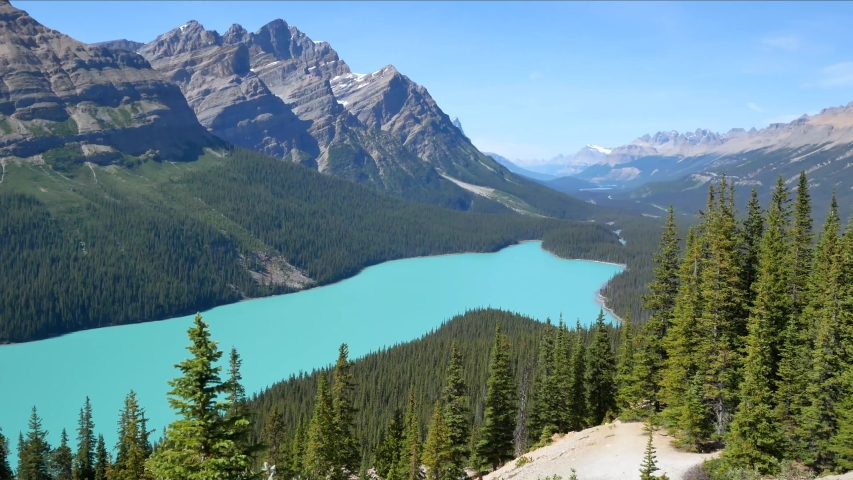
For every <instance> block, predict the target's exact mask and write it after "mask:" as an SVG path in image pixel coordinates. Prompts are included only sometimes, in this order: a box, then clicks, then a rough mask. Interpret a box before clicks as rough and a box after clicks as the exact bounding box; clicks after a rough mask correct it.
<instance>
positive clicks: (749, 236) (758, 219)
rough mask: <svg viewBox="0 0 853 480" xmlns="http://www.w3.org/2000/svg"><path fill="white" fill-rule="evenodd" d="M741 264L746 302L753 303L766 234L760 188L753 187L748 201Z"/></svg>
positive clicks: (742, 230)
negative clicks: (754, 284) (761, 250)
mask: <svg viewBox="0 0 853 480" xmlns="http://www.w3.org/2000/svg"><path fill="white" fill-rule="evenodd" d="M741 232H742V235H741V236H742V237H743V240H742V247H741V248H742V252H741V257H742V258H741V265H742V274H741V278H742V279H743V288H744V290H745V291H746V300H745V301H746V304H747V305H752V303H753V299H754V296H753V291H752V284H753V283H755V280H756V279H758V269H759V267H758V258H759V251H760V249H761V238H762V235H763V234H764V217H763V213H762V209H761V203H760V202H759V201H758V189H757V188H756V187H752V192H751V193H750V196H749V203H747V210H746V219H745V220H744V221H743V226H742V228H741Z"/></svg>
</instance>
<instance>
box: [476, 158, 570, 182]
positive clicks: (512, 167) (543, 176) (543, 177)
mask: <svg viewBox="0 0 853 480" xmlns="http://www.w3.org/2000/svg"><path fill="white" fill-rule="evenodd" d="M484 153H485V154H486V155H488V156H490V157H492V158H494V159H495V160H496V161H497V162H498V163H500V164H501V165H503V166H505V167H506V168H507V169H509V171H510V172H512V173H517V174H519V175H524V176H525V177H527V178H530V179H533V180H539V181H548V180H553V179H555V178H557V176H556V175H548V174H547V173H539V172H534V171H532V170H527V169H526V168H522V167H519V166H518V165H516V164H515V163H513V161H512V160H510V159H508V158H506V157H502V156H500V155H498V154H497V153H488V152H484Z"/></svg>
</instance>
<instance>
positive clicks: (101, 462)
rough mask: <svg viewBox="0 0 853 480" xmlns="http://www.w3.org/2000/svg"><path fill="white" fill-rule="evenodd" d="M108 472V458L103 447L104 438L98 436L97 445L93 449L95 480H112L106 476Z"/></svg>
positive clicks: (105, 448)
mask: <svg viewBox="0 0 853 480" xmlns="http://www.w3.org/2000/svg"><path fill="white" fill-rule="evenodd" d="M110 470H111V468H110V456H109V453H107V447H106V445H104V437H103V435H98V443H97V446H96V447H95V480H112V479H111V478H110V476H109V475H108V473H109V472H110Z"/></svg>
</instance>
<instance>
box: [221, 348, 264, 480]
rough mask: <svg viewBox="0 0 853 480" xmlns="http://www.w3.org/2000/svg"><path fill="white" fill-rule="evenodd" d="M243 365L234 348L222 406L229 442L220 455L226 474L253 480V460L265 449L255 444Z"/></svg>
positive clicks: (226, 437)
mask: <svg viewBox="0 0 853 480" xmlns="http://www.w3.org/2000/svg"><path fill="white" fill-rule="evenodd" d="M242 366H243V360H242V359H241V358H240V354H239V353H237V349H236V348H233V347H232V348H231V352H230V354H229V356H228V380H227V381H226V382H225V383H224V384H223V387H224V389H225V392H226V395H227V401H226V403H225V404H224V405H222V409H223V410H225V412H226V414H225V419H224V424H223V436H224V437H225V440H226V443H225V444H224V445H223V448H222V452H221V453H220V455H221V456H222V458H223V466H224V468H225V469H226V471H227V473H226V474H227V475H229V477H230V478H235V479H239V478H251V477H253V474H252V473H251V466H252V461H253V460H252V459H253V458H254V456H255V455H256V454H257V453H258V452H259V451H260V448H261V446H260V445H252V438H251V436H252V421H251V416H250V414H249V409H248V405H247V403H246V390H245V389H244V388H243V384H242V380H243V374H242V373H241V371H240V370H241V368H242Z"/></svg>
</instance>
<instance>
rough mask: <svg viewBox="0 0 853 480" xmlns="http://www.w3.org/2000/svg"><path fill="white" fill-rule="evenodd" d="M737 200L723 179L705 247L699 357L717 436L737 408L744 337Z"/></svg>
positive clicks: (706, 234) (705, 232) (743, 299)
mask: <svg viewBox="0 0 853 480" xmlns="http://www.w3.org/2000/svg"><path fill="white" fill-rule="evenodd" d="M736 213H737V212H736V210H735V208H734V198H733V193H732V190H731V188H730V187H729V183H728V181H727V180H726V178H725V176H723V177H722V179H721V180H720V184H719V188H718V190H717V203H716V205H715V208H714V209H713V210H711V211H710V212H708V216H707V218H706V230H705V231H704V232H703V233H704V235H705V241H706V244H707V251H706V256H705V258H704V264H705V265H704V267H703V268H702V272H701V274H700V288H701V296H702V298H703V307H704V308H703V309H702V315H701V316H700V318H699V329H698V330H699V342H698V347H699V348H698V352H697V353H698V354H699V355H700V358H703V359H704V361H703V362H702V363H701V364H700V365H701V367H702V370H703V377H704V378H705V388H704V390H705V398H706V401H707V402H708V403H709V406H710V408H711V412H712V415H713V417H714V424H715V425H714V426H715V431H716V434H717V435H722V434H723V433H724V432H726V430H727V428H728V424H729V422H730V421H731V416H732V414H733V413H734V409H735V407H736V397H737V392H738V380H739V375H740V369H739V368H738V367H739V363H740V353H741V339H742V338H743V336H744V335H745V334H746V322H745V316H746V315H745V308H744V307H745V306H746V305H745V292H744V290H743V288H742V282H741V265H740V262H739V252H738V245H737V242H736V239H737V228H736V222H735V215H736Z"/></svg>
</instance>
